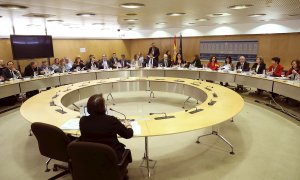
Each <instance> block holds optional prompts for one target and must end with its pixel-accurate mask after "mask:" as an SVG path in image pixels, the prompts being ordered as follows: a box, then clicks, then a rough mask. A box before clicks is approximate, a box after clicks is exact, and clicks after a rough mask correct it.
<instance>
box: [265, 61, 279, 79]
mask: <svg viewBox="0 0 300 180" xmlns="http://www.w3.org/2000/svg"><path fill="white" fill-rule="evenodd" d="M279 63H280V58H279V57H273V58H272V65H271V66H270V67H269V69H268V73H267V74H268V75H269V76H273V77H281V75H282V72H283V66H281V65H280V64H279Z"/></svg>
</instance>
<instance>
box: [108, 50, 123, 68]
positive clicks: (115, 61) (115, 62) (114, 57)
mask: <svg viewBox="0 0 300 180" xmlns="http://www.w3.org/2000/svg"><path fill="white" fill-rule="evenodd" d="M109 61H110V64H111V65H112V68H117V67H118V63H120V61H119V59H118V57H117V54H116V53H113V54H112V57H111V58H110V60H109Z"/></svg>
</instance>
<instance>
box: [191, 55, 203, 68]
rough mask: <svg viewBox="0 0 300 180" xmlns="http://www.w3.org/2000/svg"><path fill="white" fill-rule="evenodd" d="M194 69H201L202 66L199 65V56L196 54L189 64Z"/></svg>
mask: <svg viewBox="0 0 300 180" xmlns="http://www.w3.org/2000/svg"><path fill="white" fill-rule="evenodd" d="M191 64H192V65H193V66H194V67H196V68H202V67H203V65H202V64H201V60H200V56H199V55H198V54H195V55H194V59H193V61H192V63H191Z"/></svg>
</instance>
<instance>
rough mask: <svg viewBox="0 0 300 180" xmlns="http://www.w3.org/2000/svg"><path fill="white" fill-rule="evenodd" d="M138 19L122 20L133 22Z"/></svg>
mask: <svg viewBox="0 0 300 180" xmlns="http://www.w3.org/2000/svg"><path fill="white" fill-rule="evenodd" d="M137 20H138V19H124V21H128V22H134V21H137Z"/></svg>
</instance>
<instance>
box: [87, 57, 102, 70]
mask: <svg viewBox="0 0 300 180" xmlns="http://www.w3.org/2000/svg"><path fill="white" fill-rule="evenodd" d="M98 68H99V66H98V63H97V62H96V58H95V56H94V55H92V54H91V55H90V56H89V60H88V62H87V63H86V65H85V69H92V70H93V69H98Z"/></svg>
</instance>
